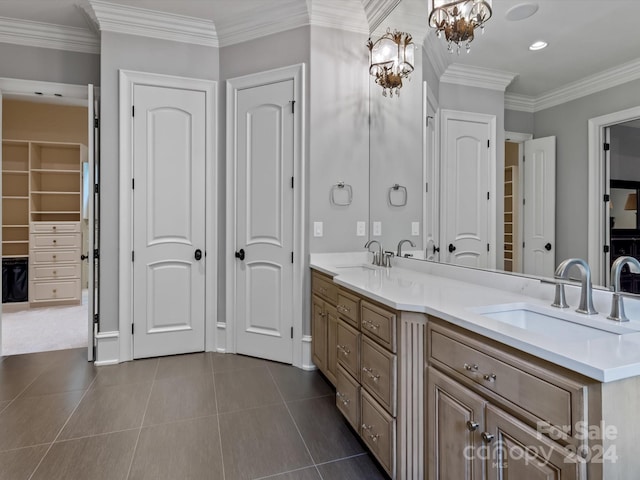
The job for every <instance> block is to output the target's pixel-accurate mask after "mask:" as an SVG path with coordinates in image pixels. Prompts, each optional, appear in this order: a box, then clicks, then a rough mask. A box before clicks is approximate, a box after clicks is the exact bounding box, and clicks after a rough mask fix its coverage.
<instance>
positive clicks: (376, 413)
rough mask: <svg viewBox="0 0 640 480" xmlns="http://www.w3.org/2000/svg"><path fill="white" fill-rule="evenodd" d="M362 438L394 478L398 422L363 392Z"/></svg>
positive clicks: (361, 411)
mask: <svg viewBox="0 0 640 480" xmlns="http://www.w3.org/2000/svg"><path fill="white" fill-rule="evenodd" d="M360 393H361V398H362V403H361V406H360V415H361V417H362V425H360V436H361V437H362V439H363V440H364V443H366V444H367V446H368V447H369V449H370V450H371V453H373V454H374V455H375V457H376V458H377V459H378V461H379V462H380V464H381V465H382V466H383V468H384V469H385V470H386V471H387V473H388V474H389V475H391V476H392V477H393V476H394V475H393V472H395V469H396V421H395V419H394V418H392V417H391V416H390V415H389V414H388V413H387V412H385V411H384V409H382V408H380V406H379V405H378V404H377V403H376V401H375V400H374V399H373V398H372V397H371V396H369V395H368V394H367V392H365V391H364V389H363V390H361V392H360Z"/></svg>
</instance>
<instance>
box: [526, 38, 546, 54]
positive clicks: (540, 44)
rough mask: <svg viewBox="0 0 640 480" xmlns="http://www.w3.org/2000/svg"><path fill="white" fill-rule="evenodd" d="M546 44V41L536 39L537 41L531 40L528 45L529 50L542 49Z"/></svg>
mask: <svg viewBox="0 0 640 480" xmlns="http://www.w3.org/2000/svg"><path fill="white" fill-rule="evenodd" d="M546 46H547V42H543V41H542V40H538V41H537V42H533V43H532V44H531V45H529V50H534V51H535V50H542V49H543V48H545V47H546Z"/></svg>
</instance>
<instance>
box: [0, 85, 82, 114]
mask: <svg viewBox="0 0 640 480" xmlns="http://www.w3.org/2000/svg"><path fill="white" fill-rule="evenodd" d="M0 92H2V97H3V98H10V99H15V100H26V101H30V102H44V103H55V104H59V105H73V106H78V107H80V106H84V107H86V106H87V99H88V90H87V86H86V85H72V84H68V83H53V82H39V81H34V80H20V79H16V78H0ZM36 92H38V93H36Z"/></svg>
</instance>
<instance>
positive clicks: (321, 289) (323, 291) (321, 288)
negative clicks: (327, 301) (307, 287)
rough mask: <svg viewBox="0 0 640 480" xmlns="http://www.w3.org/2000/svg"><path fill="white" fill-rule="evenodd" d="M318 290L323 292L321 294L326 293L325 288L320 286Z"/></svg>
mask: <svg viewBox="0 0 640 480" xmlns="http://www.w3.org/2000/svg"><path fill="white" fill-rule="evenodd" d="M318 290H320V293H321V294H323V295H326V293H327V289H326V288H324V287H320V288H319V289H318Z"/></svg>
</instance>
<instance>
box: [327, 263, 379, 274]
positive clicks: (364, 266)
mask: <svg viewBox="0 0 640 480" xmlns="http://www.w3.org/2000/svg"><path fill="white" fill-rule="evenodd" d="M335 268H336V269H337V270H347V269H349V270H360V271H363V272H364V271H367V270H373V271H375V270H378V269H377V268H376V267H374V266H373V265H367V264H364V263H360V264H357V265H336V267H335Z"/></svg>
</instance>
